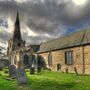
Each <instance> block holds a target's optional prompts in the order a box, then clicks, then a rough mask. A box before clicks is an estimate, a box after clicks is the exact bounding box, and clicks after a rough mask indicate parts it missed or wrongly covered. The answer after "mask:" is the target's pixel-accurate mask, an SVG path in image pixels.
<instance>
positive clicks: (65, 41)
mask: <svg viewBox="0 0 90 90" xmlns="http://www.w3.org/2000/svg"><path fill="white" fill-rule="evenodd" d="M84 44H90V29H86V30H81V31H79V32H75V33H73V34H70V35H67V36H64V37H60V38H57V39H54V40H50V41H47V42H45V43H43V44H42V45H41V46H40V51H39V53H40V52H47V51H52V50H58V49H65V48H70V47H74V46H80V45H84Z"/></svg>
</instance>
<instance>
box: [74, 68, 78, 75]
mask: <svg viewBox="0 0 90 90" xmlns="http://www.w3.org/2000/svg"><path fill="white" fill-rule="evenodd" d="M74 71H75V73H76V75H78V72H77V68H76V67H74Z"/></svg>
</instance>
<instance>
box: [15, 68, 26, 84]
mask: <svg viewBox="0 0 90 90" xmlns="http://www.w3.org/2000/svg"><path fill="white" fill-rule="evenodd" d="M16 78H17V82H18V84H27V76H26V72H25V69H24V68H22V69H21V68H19V69H16Z"/></svg>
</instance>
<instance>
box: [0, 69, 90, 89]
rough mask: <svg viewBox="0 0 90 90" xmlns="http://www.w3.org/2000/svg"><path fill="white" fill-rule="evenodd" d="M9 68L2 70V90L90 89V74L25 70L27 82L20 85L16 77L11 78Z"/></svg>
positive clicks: (0, 72)
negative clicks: (33, 72)
mask: <svg viewBox="0 0 90 90" xmlns="http://www.w3.org/2000/svg"><path fill="white" fill-rule="evenodd" d="M6 71H7V70H3V71H0V90H89V88H90V76H89V75H76V74H66V73H61V72H52V71H47V70H45V71H42V72H40V73H36V72H35V74H30V71H29V69H27V70H25V71H26V75H27V84H22V85H18V83H17V80H16V79H9V78H8V75H9V74H8V73H7V72H6Z"/></svg>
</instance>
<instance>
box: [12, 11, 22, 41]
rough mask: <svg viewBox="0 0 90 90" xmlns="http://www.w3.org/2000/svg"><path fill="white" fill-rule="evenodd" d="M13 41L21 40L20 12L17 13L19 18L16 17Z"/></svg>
mask: <svg viewBox="0 0 90 90" xmlns="http://www.w3.org/2000/svg"><path fill="white" fill-rule="evenodd" d="M13 39H19V40H21V31H20V21H19V13H18V12H17V16H16V22H15V28H14V33H13Z"/></svg>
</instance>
